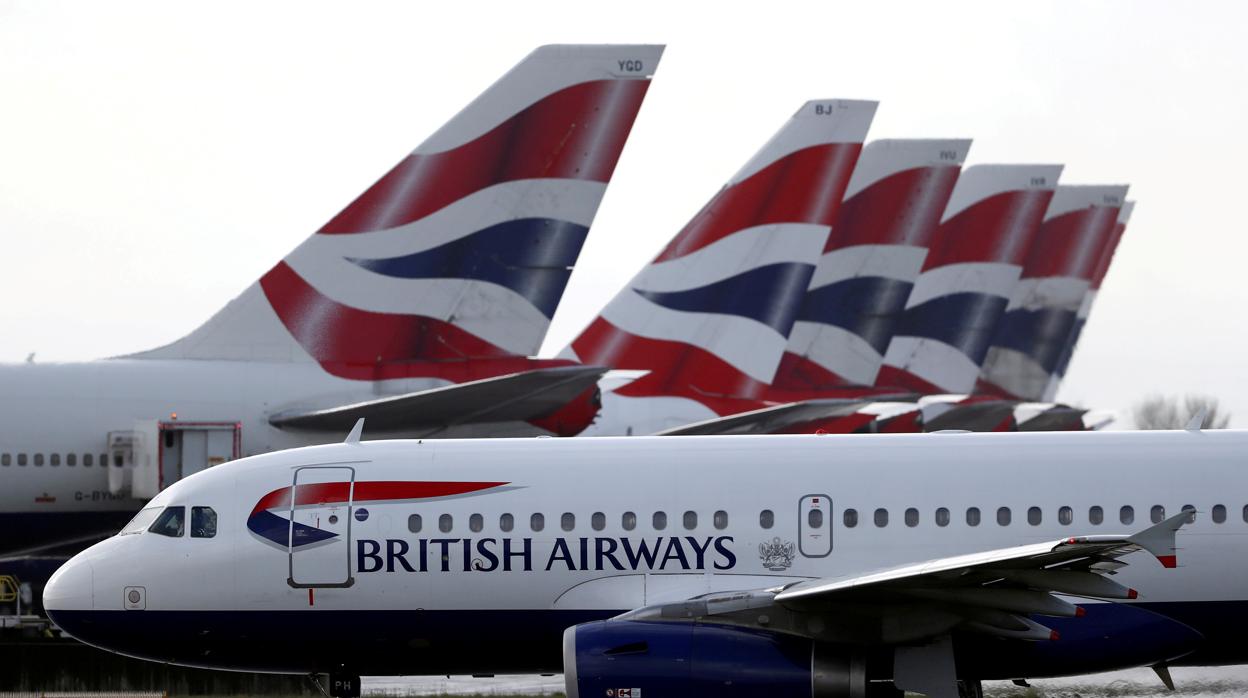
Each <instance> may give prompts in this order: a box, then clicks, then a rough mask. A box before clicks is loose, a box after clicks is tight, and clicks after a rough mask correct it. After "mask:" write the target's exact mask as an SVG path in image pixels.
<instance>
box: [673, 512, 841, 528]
mask: <svg viewBox="0 0 1248 698" xmlns="http://www.w3.org/2000/svg"><path fill="white" fill-rule="evenodd" d="M819 515H820V516H823V513H822V512H820V514H819ZM680 521H681V523H682V524H684V526H685V530H686V531H692V530H693V529H695V528H697V527H698V513H697V512H696V511H686V512H685V515H684V516H682V517H681V518H680Z"/></svg>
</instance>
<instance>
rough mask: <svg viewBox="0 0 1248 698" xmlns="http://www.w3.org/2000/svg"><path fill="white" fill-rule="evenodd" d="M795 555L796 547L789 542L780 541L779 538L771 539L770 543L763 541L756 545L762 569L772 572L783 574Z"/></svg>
mask: <svg viewBox="0 0 1248 698" xmlns="http://www.w3.org/2000/svg"><path fill="white" fill-rule="evenodd" d="M796 554H797V546H796V545H794V544H793V543H791V542H789V541H783V540H780V538H779V537H776V538H772V539H771V541H770V542H767V541H763V542H762V543H759V544H758V557H759V559H760V560H762V561H763V567H766V568H767V569H769V570H771V571H772V572H783V571H785V570H787V569H789V567H790V566H792V564H793V557H794V556H795V555H796Z"/></svg>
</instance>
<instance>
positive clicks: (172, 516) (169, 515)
mask: <svg viewBox="0 0 1248 698" xmlns="http://www.w3.org/2000/svg"><path fill="white" fill-rule="evenodd" d="M147 530H149V531H151V532H152V533H155V534H158V535H162V536H169V537H170V538H181V537H182V534H183V533H184V532H185V531H186V507H165V510H164V511H162V512H160V516H158V517H156V520H155V521H154V522H152V526H151V528H149V529H147Z"/></svg>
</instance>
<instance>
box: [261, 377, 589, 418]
mask: <svg viewBox="0 0 1248 698" xmlns="http://www.w3.org/2000/svg"><path fill="white" fill-rule="evenodd" d="M606 371H607V369H606V368H604V367H601V366H555V367H551V368H539V369H534V370H532V371H522V372H520V373H511V374H508V375H505V376H498V377H495V378H485V379H482V380H477V381H471V382H468V383H460V384H457V385H448V386H445V387H441V388H433V389H431V390H421V391H417V392H414V393H406V394H403V395H395V396H392V397H384V398H379V399H377V400H369V401H366V402H357V403H354V404H350V405H341V406H339V407H331V408H328V409H319V410H310V411H285V412H279V413H277V414H274V415H273V416H271V417H269V423H270V424H272V425H273V426H275V427H280V428H283V429H304V430H309V431H337V432H341V431H345V430H347V429H350V428H351V427H352V426H353V425H354V424H355V422H356V420H358V419H361V418H367V420H368V428H369V431H370V432H379V431H380V432H384V431H407V430H419V429H436V428H441V427H448V426H453V425H457V424H472V423H485V422H503V421H527V420H530V419H537V418H540V417H544V416H546V415H548V414H550V413H552V412H554V411H556V410H558V409H559V408H561V407H563V406H564V405H566V404H567V403H569V402H571V401H572V400H573V399H574V398H575V397H576V396H578V395H580V394H581V393H583V392H585V391H586V390H588V389H590V388H592V387H594V385H595V384H596V383H597V382H598V378H599V377H601V376H602V374H604V373H606Z"/></svg>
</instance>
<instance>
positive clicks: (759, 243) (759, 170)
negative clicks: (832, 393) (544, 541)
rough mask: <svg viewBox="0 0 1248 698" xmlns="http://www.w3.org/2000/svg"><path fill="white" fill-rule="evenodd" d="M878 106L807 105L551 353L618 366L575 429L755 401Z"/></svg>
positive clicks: (661, 424) (638, 423)
mask: <svg viewBox="0 0 1248 698" xmlns="http://www.w3.org/2000/svg"><path fill="white" fill-rule="evenodd" d="M876 106H877V103H876V102H869V101H855V100H814V101H810V102H807V103H806V104H804V105H802V107H801V108H800V109H799V110H798V111H797V112H796V113H795V114H794V115H793V117H792V118H790V119H789V121H788V122H787V123H786V124H785V125H784V126H783V127H782V128H781V129H780V131H778V132H777V133H776V134H775V136H773V137H772V138H771V140H769V141H768V142H767V143H766V144H765V145H764V146H763V147H762V149H760V150H759V151H758V153H756V154H755V155H754V156H753V157H752V158H751V159H750V160H749V161H748V162H747V163H746V164H745V165H744V166H743V167H742V168H741V170H740V171H738V172H737V173H736V174H735V175H733V177H732V178H731V179H730V180H729V181H728V184H727V185H726V186H724V188H723V189H721V190H720V191H719V193H718V194H716V195H715V197H714V198H712V199H711V200H710V201H709V202H708V203H707V204H706V205H705V206H704V207H703V208H702V210H701V211H699V212H698V213H697V214H696V215H695V216H694V217H693V219H692V220H691V221H690V222H689V223H688V224H686V225H685V227H684V228H683V229H682V230H681V231H680V232H679V233H678V234H677V235H676V237H675V238H674V239H673V240H672V241H671V242H670V243H669V244H668V245H667V246H666V247H665V248H664V249H663V250H662V251H661V252H660V253H659V255H658V256H657V257H656V258H655V259H654V260H653V261H652V262H651V263H650V264H648V265H647V266H646V267H644V268H643V269H642V270H641V271H640V272H639V273H638V274H637V275H636V276H635V277H633V279H632V280H631V281H630V282H629V283H628V285H627V286H625V287H624V288H623V289H622V290H621V291H620V292H619V293H618V294H617V295H616V296H615V297H614V298H612V299H611V301H610V302H609V303H608V304H607V305H606V306H605V307H604V308H603V310H602V312H601V314H600V315H599V316H598V317H596V318H594V319H593V320H592V321H591V322H590V323H589V325H588V327H586V328H585V329H584V330H583V331H582V332H581V333H580V334H579V335H578V336H577V337H576V338H575V339H573V340H572V342H571V343H570V344H569V345H568V346H567V347H566V348H565V349H564V350H563V351H562V352H561V353H560V354H559V356H560V357H562V358H565V359H569V360H575V361H577V362H580V363H584V364H589V365H600V366H609V367H611V368H612V369H616V371H617V373H615V374H614V375H612V376H608V377H607V379H606V381H604V383H603V384H602V403H603V408H602V411H601V413H600V415H599V417H598V419H597V420H596V421H595V423H594V424H593V425H592V426H591V427H589V428H587V429H586V430H585V431H584V432H583V434H584V435H587V436H604V435H608V436H609V435H632V434H651V433H654V432H656V431H659V430H661V429H664V428H670V427H674V426H679V425H683V424H687V423H690V422H694V421H698V420H703V419H708V418H712V417H716V416H719V415H725V414H734V413H738V412H743V411H747V410H751V409H756V408H758V407H760V406H762V405H763V404H764V403H763V402H762V400H763V398H764V393H765V392H766V391H767V390H768V388H769V385H768V384H769V382H770V381H771V379H772V377H773V376H774V375H775V372H776V368H777V366H778V365H779V363H780V360H781V358H782V357H783V355H784V348H785V344H786V342H787V341H788V336H789V331H790V329H791V328H792V327H793V324H794V322H795V320H796V316H797V310H798V306H799V304H800V303H801V299H802V297H803V296H804V295H805V293H806V289H807V287H808V286H809V283H810V279H811V277H812V274H813V273H814V271H815V267H816V264H817V263H818V261H819V257H820V254H821V252H822V250H823V249H824V245H825V243H826V242H827V239H828V232H829V230H830V229H831V226H832V224H833V222H834V221H835V220H836V216H837V211H838V210H839V208H840V206H841V200H842V197H843V195H844V193H845V189H846V187H847V186H848V184H849V181H850V175H851V172H853V170H854V165H855V163H856V162H857V161H858V156H859V153H860V152H861V151H862V142H863V140H864V138H865V137H866V133H867V129H868V128H869V127H870V125H871V120H872V119H873V118H874V116H875V109H876Z"/></svg>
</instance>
